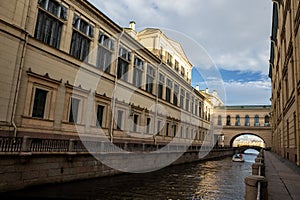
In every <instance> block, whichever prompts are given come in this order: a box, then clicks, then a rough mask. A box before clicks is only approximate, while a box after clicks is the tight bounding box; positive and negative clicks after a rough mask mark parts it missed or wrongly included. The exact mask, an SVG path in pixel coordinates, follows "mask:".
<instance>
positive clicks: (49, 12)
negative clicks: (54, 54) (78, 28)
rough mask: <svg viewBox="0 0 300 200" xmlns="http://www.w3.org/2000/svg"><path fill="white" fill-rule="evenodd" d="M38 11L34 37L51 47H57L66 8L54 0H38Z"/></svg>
mask: <svg viewBox="0 0 300 200" xmlns="http://www.w3.org/2000/svg"><path fill="white" fill-rule="evenodd" d="M38 3H39V8H40V9H39V11H38V17H37V22H36V28H35V33H34V37H35V38H36V39H38V40H40V41H42V42H44V43H46V44H48V45H50V46H52V47H55V48H57V49H58V48H59V45H60V40H61V32H62V27H63V21H66V20H67V13H68V10H67V8H66V7H64V6H63V5H61V4H60V3H58V2H57V1H54V0H39V2H38Z"/></svg>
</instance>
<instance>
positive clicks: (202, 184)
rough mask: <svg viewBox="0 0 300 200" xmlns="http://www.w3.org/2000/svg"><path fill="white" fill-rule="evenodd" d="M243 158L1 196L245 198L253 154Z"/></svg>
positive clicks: (26, 190)
mask: <svg viewBox="0 0 300 200" xmlns="http://www.w3.org/2000/svg"><path fill="white" fill-rule="evenodd" d="M244 157H245V162H243V163H239V162H232V161H231V158H230V157H227V158H224V159H220V160H212V161H205V162H199V163H190V164H184V165H178V166H171V167H167V168H164V169H161V170H159V171H155V172H151V173H144V174H122V175H118V176H112V177H104V178H98V179H91V180H83V181H77V182H71V183H63V184H55V185H54V184H51V185H44V186H36V187H30V188H27V189H24V190H19V191H15V192H12V193H7V194H2V195H1V194H0V197H1V196H2V197H1V199H4V198H5V199H8V198H9V199H11V198H17V199H89V200H91V199H172V200H175V199H194V200H195V199H222V200H223V199H244V194H245V184H244V178H245V177H246V176H247V175H250V174H251V165H252V163H253V162H254V159H255V157H256V155H253V154H244Z"/></svg>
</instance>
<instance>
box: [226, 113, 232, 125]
mask: <svg viewBox="0 0 300 200" xmlns="http://www.w3.org/2000/svg"><path fill="white" fill-rule="evenodd" d="M226 125H227V126H230V125H231V122H230V115H227V117H226Z"/></svg>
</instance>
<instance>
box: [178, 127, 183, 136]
mask: <svg viewBox="0 0 300 200" xmlns="http://www.w3.org/2000/svg"><path fill="white" fill-rule="evenodd" d="M179 137H180V138H183V126H181V127H180V136H179Z"/></svg>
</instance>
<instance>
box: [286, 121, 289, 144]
mask: <svg viewBox="0 0 300 200" xmlns="http://www.w3.org/2000/svg"><path fill="white" fill-rule="evenodd" d="M286 145H287V148H289V147H290V124H289V120H286Z"/></svg>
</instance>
